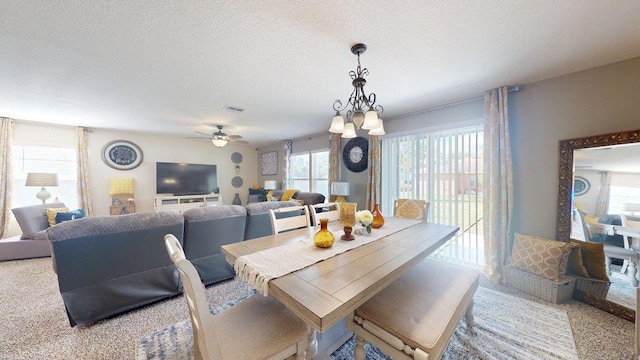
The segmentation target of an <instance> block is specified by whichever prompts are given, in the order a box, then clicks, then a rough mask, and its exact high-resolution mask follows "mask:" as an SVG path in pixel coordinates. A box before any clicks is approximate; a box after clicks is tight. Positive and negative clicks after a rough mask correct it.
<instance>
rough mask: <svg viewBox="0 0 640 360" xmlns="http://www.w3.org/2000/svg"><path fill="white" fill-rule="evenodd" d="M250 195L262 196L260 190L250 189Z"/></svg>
mask: <svg viewBox="0 0 640 360" xmlns="http://www.w3.org/2000/svg"><path fill="white" fill-rule="evenodd" d="M249 195H260V190H258V189H253V188H249Z"/></svg>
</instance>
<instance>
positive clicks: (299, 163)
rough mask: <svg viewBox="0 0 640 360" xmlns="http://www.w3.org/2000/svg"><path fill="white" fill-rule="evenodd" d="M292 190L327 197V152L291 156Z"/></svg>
mask: <svg viewBox="0 0 640 360" xmlns="http://www.w3.org/2000/svg"><path fill="white" fill-rule="evenodd" d="M290 167H291V168H290V172H291V178H292V180H293V186H292V188H294V189H298V190H300V191H310V192H317V193H321V194H323V195H324V196H325V197H327V198H328V197H329V150H322V151H310V152H305V153H300V154H293V155H291V162H290Z"/></svg>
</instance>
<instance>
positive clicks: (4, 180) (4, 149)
mask: <svg viewBox="0 0 640 360" xmlns="http://www.w3.org/2000/svg"><path fill="white" fill-rule="evenodd" d="M12 130H13V121H12V120H11V119H7V118H0V144H2V145H0V211H1V212H0V238H3V237H4V233H5V231H6V230H8V229H9V219H10V216H9V210H10V209H11V185H12V183H13V181H12V178H13V173H12V169H11V139H12Z"/></svg>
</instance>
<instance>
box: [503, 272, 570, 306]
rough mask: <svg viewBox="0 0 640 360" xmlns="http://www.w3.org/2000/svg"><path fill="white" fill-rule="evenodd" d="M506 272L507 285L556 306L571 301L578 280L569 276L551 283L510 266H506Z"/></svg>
mask: <svg viewBox="0 0 640 360" xmlns="http://www.w3.org/2000/svg"><path fill="white" fill-rule="evenodd" d="M504 272H505V275H506V277H507V284H509V285H510V286H511V287H514V288H516V289H519V290H522V291H524V292H526V293H527V294H531V295H533V296H535V297H539V298H541V299H543V300H546V301H551V302H553V303H556V304H557V303H560V302H563V301H567V300H570V299H571V296H572V295H573V288H574V286H575V284H576V278H575V277H573V276H567V277H565V278H564V279H561V280H560V281H551V280H549V279H545V278H542V277H540V276H537V275H533V274H531V273H528V272H526V271H522V270H518V269H514V268H512V267H510V266H505V267H504Z"/></svg>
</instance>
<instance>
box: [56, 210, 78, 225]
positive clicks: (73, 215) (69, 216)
mask: <svg viewBox="0 0 640 360" xmlns="http://www.w3.org/2000/svg"><path fill="white" fill-rule="evenodd" d="M83 217H85V213H84V209H77V210H73V211H69V212H62V211H61V212H59V213H57V214H56V224H60V223H61V222H65V221H70V220H75V219H82V218H83Z"/></svg>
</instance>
